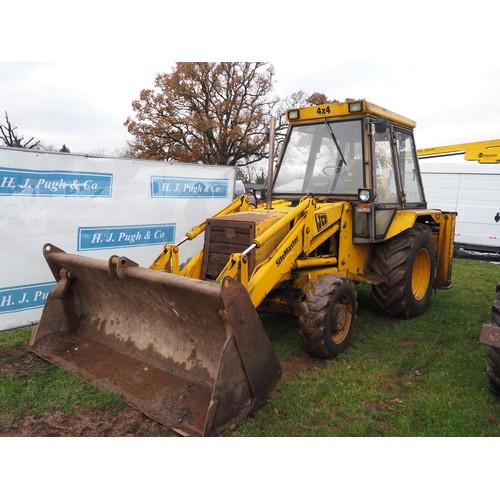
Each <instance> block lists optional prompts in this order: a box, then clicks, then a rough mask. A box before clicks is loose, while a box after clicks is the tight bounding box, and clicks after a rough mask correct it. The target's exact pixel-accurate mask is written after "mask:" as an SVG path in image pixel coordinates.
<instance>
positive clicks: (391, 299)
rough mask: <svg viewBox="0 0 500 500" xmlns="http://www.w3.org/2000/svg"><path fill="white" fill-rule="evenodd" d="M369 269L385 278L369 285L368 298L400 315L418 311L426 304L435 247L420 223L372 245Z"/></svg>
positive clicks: (433, 276) (383, 309) (432, 279)
mask: <svg viewBox="0 0 500 500" xmlns="http://www.w3.org/2000/svg"><path fill="white" fill-rule="evenodd" d="M372 270H373V271H374V272H376V273H377V274H380V275H382V276H384V277H385V278H386V280H385V281H384V282H383V283H381V284H380V285H374V286H373V287H372V300H373V302H374V304H375V305H376V307H377V308H378V309H379V310H381V311H382V312H383V313H385V314H387V315H389V316H393V317H400V318H411V317H414V316H419V315H420V314H422V313H423V312H424V311H425V310H426V309H427V308H428V306H429V303H430V300H431V296H432V289H433V286H434V279H435V274H436V248H435V246H434V239H433V237H432V232H431V230H430V229H429V228H428V227H427V226H424V225H423V224H415V226H414V227H411V228H409V229H407V230H406V231H403V232H402V233H401V234H399V235H398V236H395V237H394V238H392V239H390V240H387V241H385V242H383V243H379V244H377V245H375V246H374V259H373V263H372Z"/></svg>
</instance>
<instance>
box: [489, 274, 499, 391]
mask: <svg viewBox="0 0 500 500" xmlns="http://www.w3.org/2000/svg"><path fill="white" fill-rule="evenodd" d="M491 324H492V325H494V326H498V327H500V281H499V282H498V283H497V291H496V295H495V299H494V300H493V304H492V306H491ZM486 352H487V362H486V376H487V378H488V389H489V390H490V391H491V392H492V393H493V394H495V395H496V396H498V397H500V348H498V347H493V346H488V348H487V351H486Z"/></svg>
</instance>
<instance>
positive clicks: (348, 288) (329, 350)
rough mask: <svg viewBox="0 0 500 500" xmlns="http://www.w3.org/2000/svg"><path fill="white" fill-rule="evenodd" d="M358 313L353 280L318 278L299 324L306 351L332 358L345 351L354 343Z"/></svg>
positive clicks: (341, 277) (335, 276)
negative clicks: (355, 319) (354, 328)
mask: <svg viewBox="0 0 500 500" xmlns="http://www.w3.org/2000/svg"><path fill="white" fill-rule="evenodd" d="M356 310H357V302H356V290H355V288H354V284H353V283H352V281H350V280H349V279H347V278H345V277H344V276H340V275H337V274H324V275H322V276H319V278H318V279H317V280H315V281H314V282H313V283H312V286H311V288H310V289H309V290H308V291H307V293H306V297H305V299H304V300H303V302H302V304H301V309H300V316H299V325H300V337H301V340H302V345H303V347H304V350H305V351H306V352H308V353H309V354H311V355H312V356H315V357H318V358H329V359H331V358H334V357H336V356H338V355H339V354H340V353H342V352H344V351H345V350H346V349H347V347H348V346H349V344H350V343H351V341H352V334H353V324H354V318H355V316H356Z"/></svg>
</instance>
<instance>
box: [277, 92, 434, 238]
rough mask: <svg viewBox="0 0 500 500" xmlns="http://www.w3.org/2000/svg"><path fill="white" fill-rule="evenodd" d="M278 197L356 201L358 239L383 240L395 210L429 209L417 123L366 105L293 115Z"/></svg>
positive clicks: (280, 164) (280, 166) (348, 104)
mask: <svg viewBox="0 0 500 500" xmlns="http://www.w3.org/2000/svg"><path fill="white" fill-rule="evenodd" d="M287 118H288V121H289V123H290V127H289V130H288V134H287V137H286V140H285V144H284V148H283V152H282V154H281V157H280V160H279V162H278V166H277V170H276V175H275V176H274V183H273V191H272V192H273V197H274V198H285V199H291V200H293V199H297V198H301V197H303V196H305V195H307V194H311V195H313V196H314V197H316V198H318V199H319V200H320V201H323V200H325V201H350V202H352V203H353V205H354V207H355V220H354V229H355V237H356V238H358V240H359V241H360V242H361V241H375V240H380V239H383V238H384V237H385V234H386V232H387V229H388V227H389V225H390V223H391V221H392V218H393V217H394V215H395V213H396V211H397V210H398V209H399V210H400V209H404V208H410V207H411V208H425V207H426V206H427V205H426V202H425V197H424V191H423V188H422V180H421V177H420V170H419V166H418V160H417V154H416V149H415V145H414V139H413V129H414V127H415V125H416V124H415V122H414V121H413V120H410V119H408V118H405V117H403V116H401V115H398V114H396V113H393V112H391V111H388V110H386V109H384V108H381V107H379V106H376V105H374V104H372V103H369V102H368V101H364V100H363V101H346V102H344V103H330V104H325V105H321V106H311V107H308V108H301V109H293V110H290V111H288V113H287Z"/></svg>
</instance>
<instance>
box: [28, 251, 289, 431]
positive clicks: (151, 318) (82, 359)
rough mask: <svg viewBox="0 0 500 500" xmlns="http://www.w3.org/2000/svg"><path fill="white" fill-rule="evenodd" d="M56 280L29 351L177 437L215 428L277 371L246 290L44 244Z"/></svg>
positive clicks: (264, 392) (261, 394)
mask: <svg viewBox="0 0 500 500" xmlns="http://www.w3.org/2000/svg"><path fill="white" fill-rule="evenodd" d="M43 252H44V256H45V259H46V260H47V263H48V265H49V267H50V269H51V270H52V273H53V274H54V276H55V278H56V280H57V284H56V286H55V287H54V288H53V290H52V292H51V293H50V294H49V296H48V298H47V302H46V305H45V308H44V310H43V313H42V316H41V319H40V323H39V324H38V325H37V326H36V327H35V328H34V329H33V333H32V337H31V340H30V349H31V350H32V351H33V352H34V353H35V354H37V355H38V356H40V357H42V358H44V359H46V360H47V361H49V362H50V363H53V364H55V365H57V366H60V367H61V368H64V369H66V370H68V371H70V372H71V373H74V374H75V375H78V376H80V377H82V378H83V379H85V380H87V381H88V382H90V383H91V384H93V385H95V386H97V387H101V388H104V389H107V390H110V391H112V392H115V393H118V394H120V396H121V397H122V398H123V400H124V401H126V402H127V403H129V404H130V405H131V406H133V407H135V408H136V409H138V410H139V411H141V412H142V413H144V414H146V415H148V416H149V417H151V418H152V419H154V420H157V421H158V422H161V423H162V424H164V425H165V426H167V427H169V428H170V429H172V430H174V431H176V432H178V433H179V434H183V435H190V436H205V435H209V436H212V435H219V434H221V433H222V432H224V431H225V430H229V429H232V428H234V427H235V426H236V425H238V423H240V422H241V421H242V420H243V419H244V418H245V417H247V416H248V414H249V413H250V412H252V411H253V410H255V409H257V408H258V407H259V406H260V405H261V404H262V403H263V402H264V401H265V399H266V398H267V396H268V394H269V392H270V391H271V390H272V388H273V387H274V385H275V383H276V382H277V380H278V379H279V377H280V374H281V368H280V365H279V362H278V360H277V359H276V357H275V355H274V352H273V350H272V347H271V343H270V342H269V339H268V338H267V335H266V334H265V332H264V329H263V326H262V323H261V322H260V319H259V317H258V315H257V313H256V311H255V308H254V307H253V305H252V302H251V301H250V297H249V295H248V293H247V291H246V290H245V289H244V288H243V287H242V286H241V284H240V283H239V282H237V281H235V280H233V279H231V278H225V279H224V280H223V282H222V283H221V284H217V283H214V282H207V281H201V280H197V279H193V278H185V277H181V276H176V275H171V274H167V273H163V272H159V271H154V270H151V269H145V268H142V267H139V266H138V265H137V264H136V263H134V262H132V261H130V260H129V259H127V258H125V257H116V256H113V257H111V258H110V259H109V262H105V261H101V260H96V259H92V258H88V257H82V256H80V255H72V254H67V253H65V252H64V251H62V250H61V249H59V248H57V247H55V246H53V245H45V247H44V250H43Z"/></svg>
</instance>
